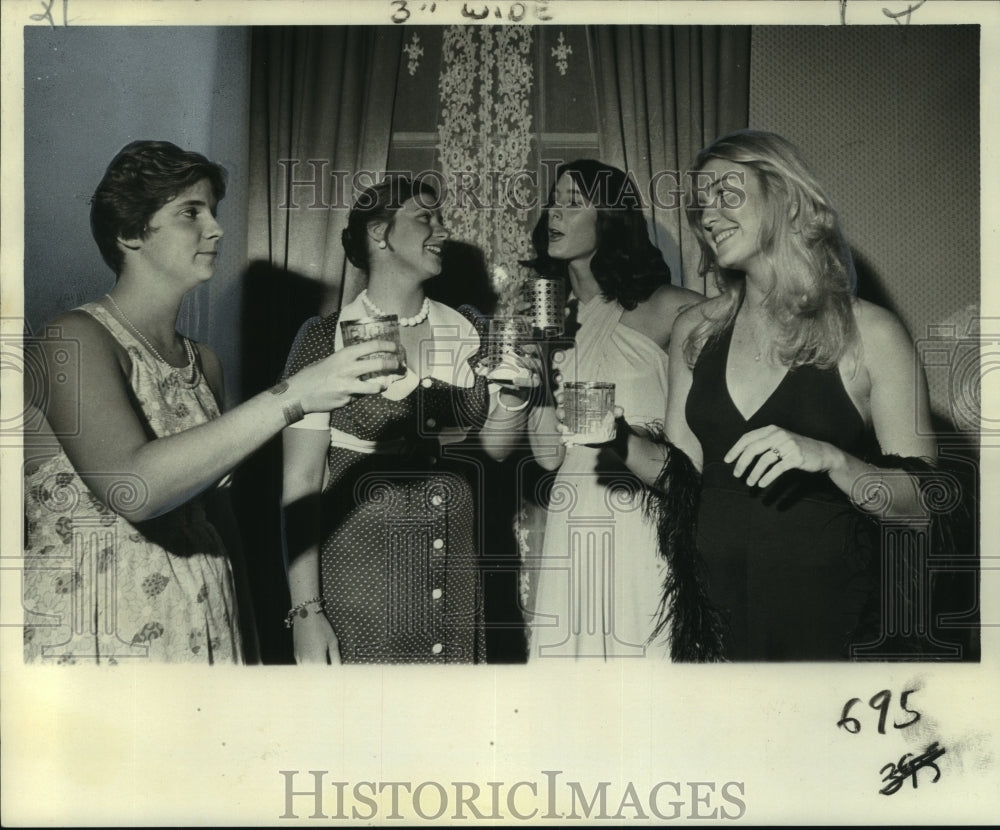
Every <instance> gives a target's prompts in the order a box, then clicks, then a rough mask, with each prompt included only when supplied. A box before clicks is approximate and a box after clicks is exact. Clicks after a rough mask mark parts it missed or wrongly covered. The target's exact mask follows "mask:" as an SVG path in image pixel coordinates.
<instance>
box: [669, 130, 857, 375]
mask: <svg viewBox="0 0 1000 830" xmlns="http://www.w3.org/2000/svg"><path fill="white" fill-rule="evenodd" d="M712 159H721V160H723V161H727V162H733V163H736V164H740V165H743V166H744V167H746V168H748V170H749V171H750V173H751V174H752V175H754V176H755V177H756V181H757V183H758V184H759V186H760V192H761V195H762V198H763V204H762V205H760V206H759V209H760V210H761V212H762V214H763V221H762V223H761V231H760V238H759V239H758V244H759V248H760V252H761V254H762V259H763V261H764V262H765V263H766V264H767V266H768V267H769V268H770V271H771V276H772V277H773V280H772V283H771V288H770V290H769V292H768V294H767V296H766V298H765V300H764V304H765V308H766V309H767V311H768V312H769V314H770V316H771V319H772V320H773V322H774V324H775V327H776V329H777V332H778V334H777V337H776V343H775V355H776V356H777V357H778V359H779V360H780V361H781V362H782V363H784V364H785V365H787V366H792V367H794V366H802V365H807V364H808V365H814V366H818V367H820V368H829V367H831V366H835V365H836V364H837V363H838V361H839V360H840V358H841V357H842V356H843V355H844V353H845V351H847V349H848V348H850V347H851V346H852V345H854V344H855V343H856V341H857V329H856V325H855V322H854V315H853V312H852V303H853V297H852V291H853V281H854V268H853V264H852V260H851V253H850V249H849V248H848V247H847V244H846V242H845V241H844V238H843V236H842V234H841V232H840V225H839V222H838V220H837V214H836V212H835V211H834V209H833V206H832V205H831V203H830V199H829V197H828V196H827V194H826V192H825V191H824V190H823V187H822V186H821V185H820V183H819V182H818V181H817V180H816V177H815V176H814V175H813V174H812V173H811V172H810V171H809V169H808V168H807V167H806V165H805V162H803V160H802V157H801V156H800V155H799V152H798V150H797V149H796V148H795V146H794V145H793V144H791V143H790V142H789V141H788V140H786V139H784V138H782V137H781V136H779V135H776V134H774V133H768V132H761V131H758V130H739V131H737V132H734V133H729V134H728V135H724V136H722V137H721V138H718V139H716V140H715V141H713V142H712V143H711V144H709V145H708V146H707V147H705V148H704V149H703V150H701V152H699V153H698V156H697V158H696V159H695V162H694V165H693V169H692V173H695V174H696V173H697V171H699V170H701V169H702V168H704V166H705V165H706V164H707V163H708V162H709V161H710V160H712ZM691 178H692V179H694V178H696V176H692V177H691ZM694 196H695V194H694V193H689V198H688V202H687V208H686V210H687V218H688V222H689V224H690V225H691V228H692V230H693V231H694V234H695V237H696V238H697V240H698V244H699V246H700V248H701V262H700V264H699V273H700V274H701V275H702V276H705V277H706V279H707V278H708V276H709V275H711V276H712V277H713V278H714V279H715V281H716V285H717V286H718V287H719V290H720V292H721V293H722V296H723V297H724V298H725V300H724V302H723V304H722V308H721V309H720V310H719V311H718V312H716V313H712V314H710V315H706V318H705V320H703V321H702V322H700V323H699V324H698V325H697V326H695V328H694V329H693V330H692V332H691V334H690V335H689V336H688V339H687V341H686V343H685V346H684V353H685V358H686V359H687V361H688V363H689V365H694V361H695V360H696V359H697V356H698V354H699V353H700V352H701V349H702V348H703V347H704V345H705V344H706V343H707V342H708V341H709V340H711V339H713V338H715V337H718V336H719V335H720V334H721V333H722V332H723V331H725V330H726V328H727V327H728V326H730V325H731V324H732V322H733V321H734V320H735V318H736V314H737V312H738V311H739V309H740V305H741V304H742V301H743V292H744V278H745V275H744V274H743V272H742V271H736V270H732V269H727V268H723V267H721V266H720V265H719V263H718V262H717V261H716V258H715V254H714V253H713V251H712V249H711V247H710V246H709V244H708V240H707V238H706V231H705V228H704V227H703V226H702V224H701V215H702V209H701V208H700V206H699V205H698V203H697V201H696V200H695V199H694V198H693V197H694Z"/></svg>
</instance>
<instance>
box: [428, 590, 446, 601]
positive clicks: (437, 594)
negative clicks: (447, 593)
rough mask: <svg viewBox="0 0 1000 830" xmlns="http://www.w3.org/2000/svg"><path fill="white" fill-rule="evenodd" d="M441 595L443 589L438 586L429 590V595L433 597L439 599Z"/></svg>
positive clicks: (442, 594)
mask: <svg viewBox="0 0 1000 830" xmlns="http://www.w3.org/2000/svg"><path fill="white" fill-rule="evenodd" d="M442 596H444V591H442V590H441V589H440V588H435V589H434V590H433V591H431V597H432V598H433V599H441V597H442Z"/></svg>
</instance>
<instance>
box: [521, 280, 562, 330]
mask: <svg viewBox="0 0 1000 830" xmlns="http://www.w3.org/2000/svg"><path fill="white" fill-rule="evenodd" d="M528 286H529V292H528V297H529V299H530V300H531V322H532V325H533V326H534V327H535V328H536V329H538V330H540V331H541V332H542V335H543V336H545V337H559V336H561V335H562V334H563V331H564V329H565V319H566V281H565V280H563V279H559V278H550V277H535V278H533V279H530V280H528Z"/></svg>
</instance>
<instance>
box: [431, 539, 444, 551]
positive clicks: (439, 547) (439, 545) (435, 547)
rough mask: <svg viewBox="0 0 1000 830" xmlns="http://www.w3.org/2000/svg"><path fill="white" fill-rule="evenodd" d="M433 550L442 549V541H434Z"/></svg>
mask: <svg viewBox="0 0 1000 830" xmlns="http://www.w3.org/2000/svg"><path fill="white" fill-rule="evenodd" d="M431 544H432V545H433V546H434V550H441V548H443V547H444V539H435V540H434V541H433V542H432V543H431Z"/></svg>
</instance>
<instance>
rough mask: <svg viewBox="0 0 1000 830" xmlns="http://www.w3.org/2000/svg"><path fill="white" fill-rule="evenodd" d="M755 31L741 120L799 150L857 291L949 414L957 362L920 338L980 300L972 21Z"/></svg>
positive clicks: (953, 323) (966, 317)
mask: <svg viewBox="0 0 1000 830" xmlns="http://www.w3.org/2000/svg"><path fill="white" fill-rule="evenodd" d="M752 37H753V40H752V47H751V56H752V57H751V79H750V126H751V127H755V128H759V129H768V130H773V131H775V132H778V133H781V134H783V135H785V136H786V137H788V138H789V139H791V140H792V141H793V142H795V143H796V144H797V145H798V146H799V148H800V149H801V150H802V151H803V154H804V155H805V157H806V160H807V162H809V164H810V165H811V167H812V168H813V170H814V171H815V172H816V174H817V175H818V176H819V178H820V180H821V181H823V182H824V183H825V184H826V186H827V189H828V191H829V192H830V195H831V197H832V198H833V200H834V204H835V205H836V206H837V208H838V210H839V212H840V215H841V219H842V222H843V226H844V231H845V233H846V234H847V238H848V241H849V242H850V243H851V246H852V248H853V249H854V251H855V254H856V256H857V258H858V270H859V277H860V281H861V290H860V293H861V295H862V296H865V297H867V298H868V299H871V300H873V301H874V302H878V303H880V304H882V305H885V306H887V307H889V308H891V309H892V310H894V311H895V312H896V313H897V314H898V315H899V316H900V318H901V319H902V320H903V322H904V323H905V324H906V326H907V328H908V329H909V330H910V333H911V335H912V336H913V338H914V340H915V341H917V344H918V349H921V353H922V354H924V355H925V364H926V370H927V375H928V380H929V383H930V386H931V398H932V405H933V407H934V409H935V411H936V412H938V413H940V414H943V415H944V416H945V417H948V418H949V419H950V420H952V421H955V420H958V419H959V415H960V413H957V412H956V406H955V403H956V402H955V400H954V396H955V394H956V391H955V389H954V388H953V387H954V384H955V382H956V380H957V378H956V373H955V371H954V367H949V366H945V365H942V364H943V363H947V359H946V358H942V357H941V350H940V349H937V348H933V349H930V350H927V349H926V348H925V347H926V346H927V345H928V343H927V340H926V339H927V338H928V337H934V336H938V335H946V334H947V333H948V332H949V331H952V330H955V329H956V328H957V330H958V331H957V334H959V335H961V334H962V333H963V331H962V330H963V329H964V328H965V327H966V326H967V324H968V322H969V321H970V320H971V319H973V315H974V313H975V312H974V309H970V306H973V305H974V304H978V301H979V279H980V260H979V233H980V219H979V143H980V142H979V31H978V27H975V26H898V25H897V26H871V27H867V26H866V27H853V26H852V27H847V28H840V27H832V26H831V27H799V26H789V27H780V26H767V27H754V29H753V36H752ZM932 345H933V344H932ZM961 351H962V350H961V348H959V352H961ZM926 355H930V358H928V357H927V356H926ZM953 356H954V355H953ZM959 359H961V354H959ZM965 362H966V364H968V360H966V361H965ZM968 369H969V366H968V365H966V369H965V371H964V378H965V381H968V382H970V383H971V382H975V383H976V384H978V373H974V372H971V371H968ZM974 374H975V375H976V377H975V378H973V375H974ZM976 393H978V387H977V389H976Z"/></svg>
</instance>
